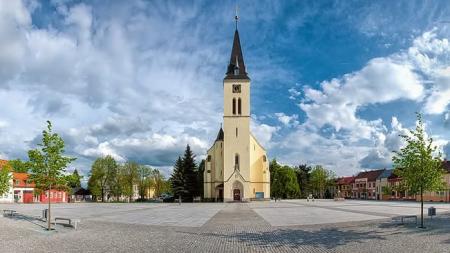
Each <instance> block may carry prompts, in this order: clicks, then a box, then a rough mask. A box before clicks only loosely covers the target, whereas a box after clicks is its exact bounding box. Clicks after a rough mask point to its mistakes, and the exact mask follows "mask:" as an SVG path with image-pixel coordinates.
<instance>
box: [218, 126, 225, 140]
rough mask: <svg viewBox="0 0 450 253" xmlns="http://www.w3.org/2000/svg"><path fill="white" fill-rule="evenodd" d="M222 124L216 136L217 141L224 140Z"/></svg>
mask: <svg viewBox="0 0 450 253" xmlns="http://www.w3.org/2000/svg"><path fill="white" fill-rule="evenodd" d="M220 125H221V126H220V130H219V133H217V138H216V141H223V135H224V134H223V129H222V124H220Z"/></svg>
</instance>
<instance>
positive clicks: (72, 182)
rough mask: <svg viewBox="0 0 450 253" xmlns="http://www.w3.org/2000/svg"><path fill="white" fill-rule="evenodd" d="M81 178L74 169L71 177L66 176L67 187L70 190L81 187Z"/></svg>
mask: <svg viewBox="0 0 450 253" xmlns="http://www.w3.org/2000/svg"><path fill="white" fill-rule="evenodd" d="M82 178H83V177H82V176H80V174H79V173H78V170H77V169H75V170H74V171H73V173H72V174H71V175H67V176H66V181H67V186H69V187H70V188H77V187H81V179H82Z"/></svg>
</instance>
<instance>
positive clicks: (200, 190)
mask: <svg viewBox="0 0 450 253" xmlns="http://www.w3.org/2000/svg"><path fill="white" fill-rule="evenodd" d="M204 172H205V159H202V161H201V162H200V164H199V165H198V169H197V187H196V188H197V189H198V192H197V194H198V195H199V196H203V195H204V189H203V183H204V181H203V173H204Z"/></svg>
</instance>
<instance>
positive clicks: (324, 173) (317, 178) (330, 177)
mask: <svg viewBox="0 0 450 253" xmlns="http://www.w3.org/2000/svg"><path fill="white" fill-rule="evenodd" d="M334 178H335V176H334V173H333V172H332V171H330V170H327V169H325V168H323V167H322V166H320V165H317V166H315V167H314V168H313V169H312V170H311V179H310V180H311V189H312V190H313V191H314V193H315V195H317V196H319V198H324V197H325V191H326V190H327V188H328V187H330V186H332V185H333V182H334Z"/></svg>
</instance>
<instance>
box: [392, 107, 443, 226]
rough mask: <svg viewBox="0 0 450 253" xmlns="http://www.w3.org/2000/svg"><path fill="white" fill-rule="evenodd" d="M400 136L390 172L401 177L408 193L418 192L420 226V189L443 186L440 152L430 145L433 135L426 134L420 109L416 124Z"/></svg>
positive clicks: (422, 190) (424, 190)
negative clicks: (401, 142) (400, 141)
mask: <svg viewBox="0 0 450 253" xmlns="http://www.w3.org/2000/svg"><path fill="white" fill-rule="evenodd" d="M400 136H401V137H402V138H403V140H404V141H405V142H406V145H405V146H404V147H403V148H401V149H400V151H394V156H393V158H392V160H393V163H394V167H395V170H394V173H395V174H396V175H398V176H399V177H401V178H402V179H403V182H404V186H405V188H406V189H407V190H408V192H409V193H410V194H419V195H420V218H421V222H420V227H421V228H424V225H423V193H424V192H426V191H438V190H440V189H442V188H443V175H444V169H443V166H442V159H441V153H440V152H439V151H438V150H437V147H436V146H435V145H433V139H432V138H431V137H427V135H426V132H425V128H424V124H423V119H422V115H421V114H420V113H417V124H416V128H415V129H410V130H408V134H403V135H400Z"/></svg>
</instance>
